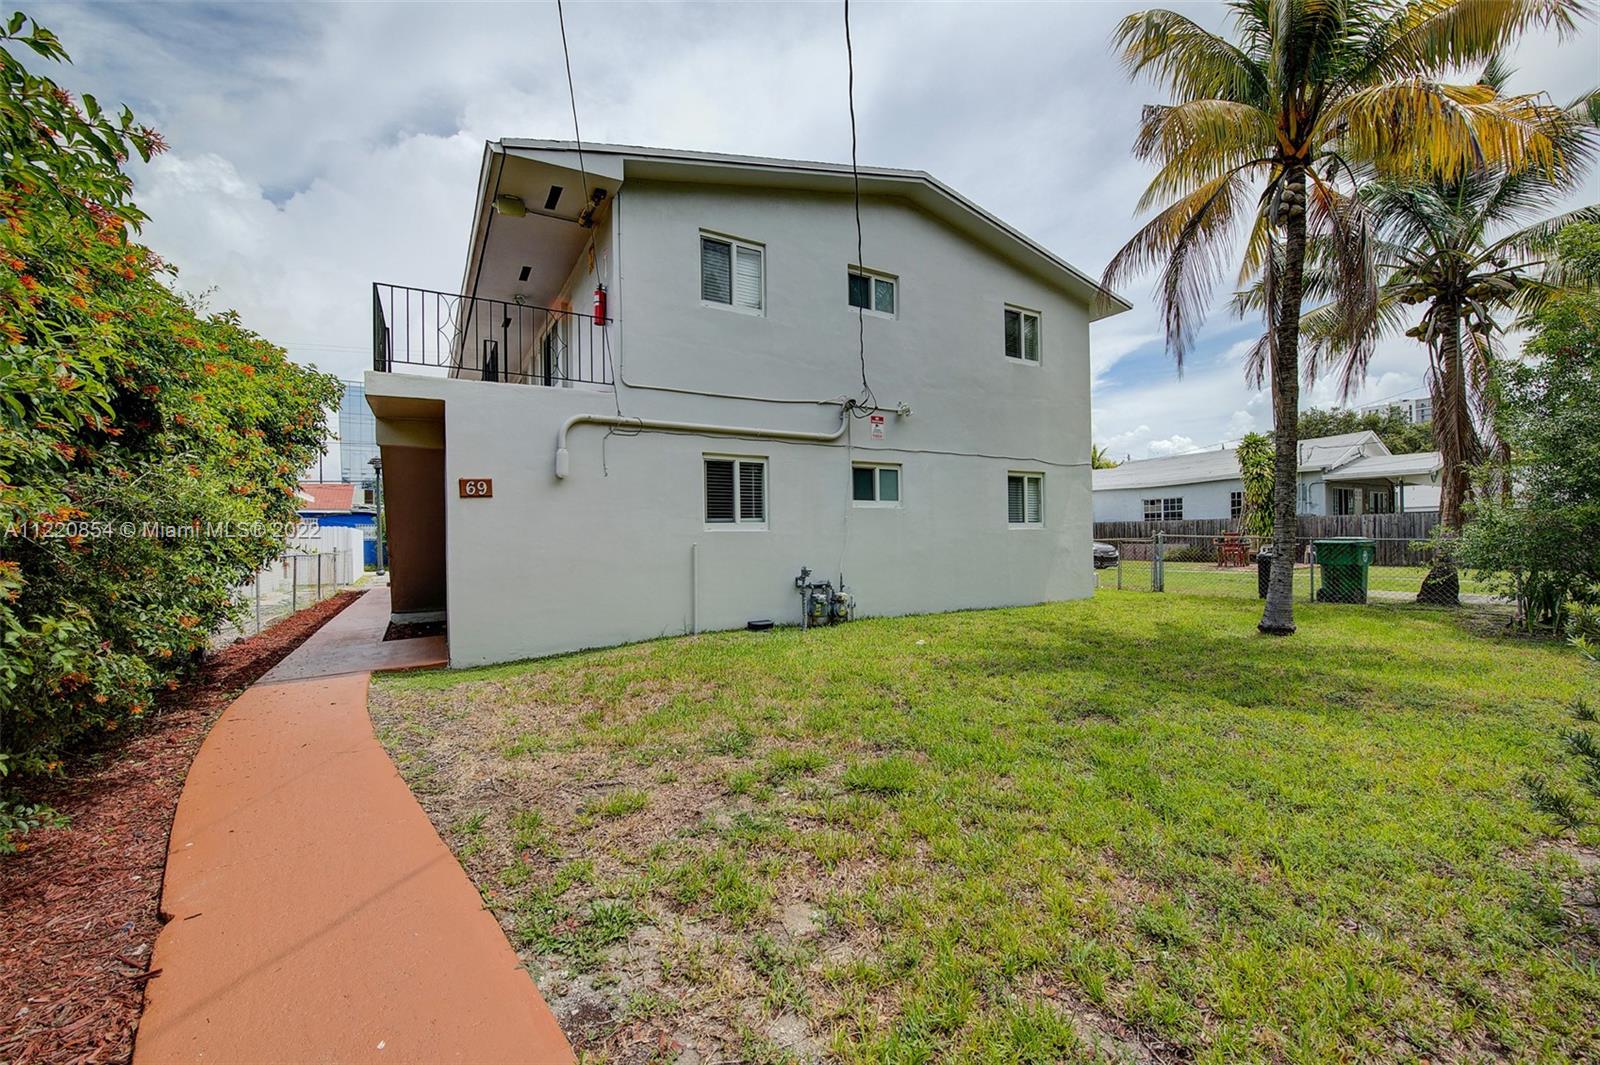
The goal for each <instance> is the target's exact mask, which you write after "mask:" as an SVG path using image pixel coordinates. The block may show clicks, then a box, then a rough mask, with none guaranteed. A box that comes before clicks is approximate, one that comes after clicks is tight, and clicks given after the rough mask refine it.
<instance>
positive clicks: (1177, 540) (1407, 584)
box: [1095, 533, 1501, 606]
mask: <svg viewBox="0 0 1600 1065" xmlns="http://www.w3.org/2000/svg"><path fill="white" fill-rule="evenodd" d="M1098 542H1099V543H1103V544H1109V545H1110V546H1111V547H1113V548H1115V549H1116V556H1115V558H1114V559H1113V558H1112V557H1111V556H1110V555H1109V554H1107V553H1105V552H1104V551H1103V550H1102V551H1100V552H1097V554H1096V557H1095V574H1096V577H1097V578H1098V581H1097V583H1098V586H1099V587H1101V588H1107V589H1113V590H1119V591H1125V592H1175V593H1179V594H1185V595H1221V596H1233V597H1238V598H1248V599H1254V598H1258V597H1260V596H1261V589H1262V584H1261V580H1262V578H1261V564H1260V558H1259V556H1260V552H1261V549H1262V548H1263V547H1266V546H1270V545H1269V544H1267V543H1264V542H1262V541H1261V540H1259V539H1258V538H1255V537H1249V536H1238V535H1210V536H1208V535H1173V534H1166V533H1157V534H1155V535H1154V536H1150V537H1141V538H1128V539H1112V540H1100V541H1098ZM1370 542H1371V543H1372V544H1373V548H1374V550H1373V557H1372V563H1371V565H1370V566H1369V567H1368V568H1367V570H1366V588H1365V593H1364V594H1363V592H1362V589H1361V588H1360V586H1359V578H1355V577H1352V573H1351V571H1350V570H1349V569H1348V568H1346V567H1344V566H1342V565H1338V564H1336V563H1335V561H1334V560H1321V561H1319V560H1318V558H1317V549H1316V542H1315V541H1312V540H1300V541H1299V542H1298V543H1297V545H1296V548H1295V559H1294V594H1295V598H1296V599H1297V600H1302V601H1308V600H1309V601H1321V602H1367V603H1384V602H1389V603H1405V602H1414V601H1416V598H1417V593H1418V591H1420V590H1421V588H1422V582H1423V578H1424V577H1426V576H1427V574H1428V570H1429V567H1430V566H1431V564H1432V561H1433V559H1432V550H1431V549H1430V548H1429V547H1428V545H1427V544H1425V543H1422V542H1419V541H1415V540H1402V539H1392V538H1376V539H1371V540H1370ZM1460 579H1461V602H1462V604H1464V605H1473V606H1487V605H1491V604H1496V603H1500V602H1501V600H1499V599H1497V598H1496V597H1495V596H1494V594H1493V589H1491V588H1490V587H1488V586H1487V585H1485V584H1483V583H1481V582H1479V581H1477V580H1475V579H1474V578H1473V577H1472V576H1471V575H1470V574H1468V573H1465V572H1463V573H1462V574H1461V575H1460Z"/></svg>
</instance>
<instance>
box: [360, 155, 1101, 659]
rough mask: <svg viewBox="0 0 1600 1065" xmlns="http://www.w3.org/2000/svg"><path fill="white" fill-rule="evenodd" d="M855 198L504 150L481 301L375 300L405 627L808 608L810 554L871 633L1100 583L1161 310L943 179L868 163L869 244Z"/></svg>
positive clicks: (607, 631)
mask: <svg viewBox="0 0 1600 1065" xmlns="http://www.w3.org/2000/svg"><path fill="white" fill-rule="evenodd" d="M853 184H854V183H853V180H852V173H851V169H850V167H849V166H841V165H836V164H829V163H812V162H795V161H787V160H777V159H763V158H750V157H742V156H727V155H709V154H702V153H692V152H681V151H667V150H661V149H651V148H634V147H625V146H616V145H588V144H586V145H584V146H583V153H582V160H581V163H580V159H579V155H578V153H577V152H576V151H575V150H574V147H573V145H571V144H570V143H568V142H559V141H529V140H505V141H500V142H494V143H490V144H489V145H488V146H487V147H486V150H485V153H484V159H483V167H482V171H481V173H480V176H479V181H478V190H477V201H476V206H475V214H474V221H473V227H472V232H471V235H470V250H469V253H468V258H467V263H466V270H465V273H464V275H463V280H462V285H461V289H460V293H459V294H457V293H439V292H428V291H425V290H420V289H410V288H402V287H398V286H391V285H375V286H374V287H373V311H374V328H373V333H374V365H375V367H376V369H375V370H374V371H373V372H371V373H368V374H367V375H366V380H365V386H366V394H367V400H368V403H369V404H370V406H371V407H372V410H373V412H374V414H375V416H376V418H377V437H378V443H379V446H380V448H381V451H382V462H383V495H384V502H385V510H386V513H387V516H388V518H387V527H388V530H389V536H390V542H391V548H392V550H391V565H392V572H393V596H394V609H395V611H396V613H397V614H398V615H401V616H426V615H427V614H429V613H431V612H436V611H439V610H443V611H445V612H446V614H447V617H448V625H449V644H450V658H451V662H452V664H454V665H458V666H460V665H471V664H476V663H484V662H494V661H501V660H506V659H512V658H517V657H522V656H531V655H540V654H547V653H552V652H558V651H565V650H571V649H575V648H582V647H589V646H602V645H607V644H614V643H619V642H624V641H628V640H637V639H642V638H647V637H653V636H657V635H663V634H674V633H687V632H696V631H702V630H708V629H724V628H732V627H742V626H744V625H745V624H746V623H747V622H749V621H757V620H772V621H775V622H777V623H779V624H790V623H797V622H798V621H799V620H800V598H799V595H798V594H797V592H796V589H795V584H794V581H795V577H796V576H797V575H798V573H799V571H800V568H801V567H802V566H806V567H809V568H810V569H812V570H813V571H814V572H815V574H816V576H817V577H819V578H827V579H830V580H833V581H835V582H837V581H840V580H842V581H843V582H844V584H845V585H846V586H847V587H848V589H849V590H850V591H851V592H852V593H853V594H854V595H855V598H856V608H857V610H858V612H859V613H861V614H864V615H865V614H877V615H886V614H904V613H912V612H921V611H939V610H952V609H958V608H966V607H988V606H1000V605H1008V604H1021V603H1036V602H1041V601H1047V600H1057V599H1070V598H1075V597H1080V596H1086V595H1088V594H1089V593H1090V591H1091V589H1092V586H1093V578H1092V570H1091V565H1090V543H1091V500H1090V478H1089V461H1088V460H1089V439H1090V436H1089V323H1090V322H1091V321H1093V320H1095V319H1096V318H1098V317H1102V316H1104V315H1107V314H1113V313H1117V312H1120V311H1122V310H1126V309H1127V307H1128V305H1127V304H1126V303H1125V302H1123V301H1122V300H1120V299H1118V298H1117V297H1115V296H1112V295H1109V294H1105V293H1103V292H1102V291H1101V290H1100V289H1099V288H1098V286H1097V284H1096V283H1095V281H1094V280H1093V279H1092V278H1091V277H1090V276H1089V275H1087V274H1084V273H1082V272H1080V271H1078V270H1076V269H1074V268H1073V267H1072V266H1070V265H1068V264H1067V263H1066V262H1064V261H1063V260H1061V259H1060V258H1058V257H1056V256H1055V255H1054V254H1053V253H1051V252H1050V251H1048V250H1046V249H1045V248H1043V247H1041V246H1040V245H1038V244H1036V243H1034V242H1033V241H1032V240H1030V239H1028V238H1027V237H1025V236H1023V235H1022V234H1021V233H1019V232H1017V231H1016V230H1014V229H1012V228H1010V227H1009V226H1007V225H1006V224H1005V223H1003V222H1001V221H1000V220H999V219H997V218H995V217H994V216H992V215H990V214H988V213H987V212H985V211H983V210H982V209H981V208H979V207H977V206H976V205H974V204H972V203H971V202H969V201H967V200H965V199H963V198H962V197H961V196H959V195H958V194H956V193H955V192H954V191H952V190H951V189H949V188H947V187H946V186H944V185H942V184H940V183H939V182H938V181H936V180H935V179H933V178H932V177H930V176H929V175H927V174H925V173H922V172H919V171H907V170H886V169H877V168H863V169H862V170H861V171H860V193H861V198H862V199H861V209H860V210H861V214H860V218H861V227H862V237H861V247H862V253H861V255H860V257H859V258H858V253H857V237H856V228H855V218H856V215H855V210H854V206H853V198H852V191H853ZM597 300H603V301H604V309H603V311H601V310H600V309H599V308H597V306H596V303H597ZM597 319H598V320H597ZM863 350H864V353H865V354H864V356H863V354H862V352H863ZM863 374H865V377H866V382H867V384H868V385H870V389H871V392H870V396H871V397H872V399H871V400H870V401H866V400H865V397H866V396H867V393H866V392H865V391H864V388H863Z"/></svg>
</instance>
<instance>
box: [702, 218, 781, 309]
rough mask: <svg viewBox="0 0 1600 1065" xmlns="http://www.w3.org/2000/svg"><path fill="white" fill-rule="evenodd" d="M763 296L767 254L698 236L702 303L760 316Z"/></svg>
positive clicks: (729, 241) (748, 246)
mask: <svg viewBox="0 0 1600 1065" xmlns="http://www.w3.org/2000/svg"><path fill="white" fill-rule="evenodd" d="M766 295H767V278H766V253H765V251H764V250H763V249H762V248H761V246H760V245H758V244H747V243H745V242H744V241H738V240H732V239H729V238H727V237H714V236H709V235H707V234H704V233H702V234H701V235H700V299H701V301H702V302H704V303H714V304H721V305H723V306H725V307H732V308H734V309H736V310H741V311H747V312H751V313H755V314H759V313H761V311H762V310H763V309H764V308H765V307H766V302H767V299H766Z"/></svg>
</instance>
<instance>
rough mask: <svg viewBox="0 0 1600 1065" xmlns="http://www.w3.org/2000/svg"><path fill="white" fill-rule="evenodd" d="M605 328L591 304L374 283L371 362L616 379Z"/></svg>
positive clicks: (380, 366)
mask: <svg viewBox="0 0 1600 1065" xmlns="http://www.w3.org/2000/svg"><path fill="white" fill-rule="evenodd" d="M606 328H607V323H606V322H596V321H595V318H594V315H593V314H590V313H589V312H587V311H574V310H560V309H556V308H551V307H534V306H530V305H528V304H524V303H519V302H516V301H514V300H498V299H487V298H484V297H479V296H463V295H458V294H455V293H450V292H437V291H434V290H432V289H423V288H412V287H409V286H406V285H389V284H383V283H374V284H373V286H372V368H373V369H374V370H379V371H383V372H389V373H423V374H428V373H432V374H441V373H442V374H443V375H445V376H448V377H459V378H462V379H464V380H470V381H504V382H509V383H512V384H523V385H543V386H550V387H558V386H577V385H588V386H596V385H598V386H609V385H611V384H612V377H611V351H610V345H609V338H608V336H607V333H606Z"/></svg>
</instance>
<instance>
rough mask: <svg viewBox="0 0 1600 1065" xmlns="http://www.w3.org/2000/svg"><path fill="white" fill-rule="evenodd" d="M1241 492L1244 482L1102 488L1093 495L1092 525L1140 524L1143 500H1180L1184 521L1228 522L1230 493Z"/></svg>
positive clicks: (1142, 517)
mask: <svg viewBox="0 0 1600 1065" xmlns="http://www.w3.org/2000/svg"><path fill="white" fill-rule="evenodd" d="M1242 491H1244V482H1243V481H1241V480H1239V479H1238V478H1234V479H1233V480H1231V481H1202V482H1199V483H1194V484H1174V485H1166V486H1164V487H1161V488H1103V489H1101V490H1100V491H1098V492H1095V493H1094V520H1095V521H1143V520H1144V501H1145V500H1146V499H1171V498H1172V497H1173V496H1181V497H1182V498H1183V518H1184V520H1185V521H1190V520H1193V519H1196V518H1227V517H1230V516H1231V512H1230V509H1229V508H1230V507H1231V506H1232V504H1233V501H1232V499H1231V498H1230V493H1232V492H1242Z"/></svg>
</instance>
